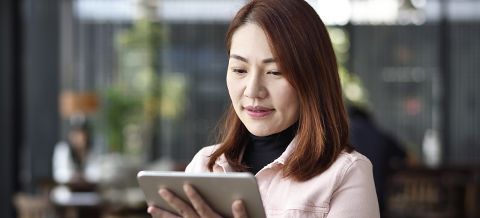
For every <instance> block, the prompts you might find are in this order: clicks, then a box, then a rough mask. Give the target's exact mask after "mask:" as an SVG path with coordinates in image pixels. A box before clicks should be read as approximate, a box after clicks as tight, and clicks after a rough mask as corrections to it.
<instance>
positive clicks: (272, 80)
mask: <svg viewBox="0 0 480 218" xmlns="http://www.w3.org/2000/svg"><path fill="white" fill-rule="evenodd" d="M227 87H228V93H229V95H230V99H231V100H232V104H233V107H234V109H235V112H236V113H237V115H238V117H239V118H240V120H241V121H242V123H243V124H244V125H245V127H246V128H247V129H248V131H249V132H250V133H252V134H253V135H256V136H267V135H272V134H274V133H278V132H281V131H283V130H285V129H286V128H288V127H289V126H291V125H292V124H294V123H295V122H296V121H297V120H298V117H299V103H298V97H297V94H296V91H295V89H294V88H293V87H292V85H291V84H290V83H289V82H288V81H287V79H286V78H285V77H284V75H283V72H280V71H279V68H278V62H276V60H275V59H273V55H272V52H271V51H270V47H269V45H268V41H267V36H266V35H265V33H264V32H263V30H262V29H261V28H260V27H259V26H258V25H256V24H253V23H247V24H244V25H243V26H241V27H239V28H238V29H237V30H236V31H235V33H234V34H233V37H232V40H231V48H230V57H229V62H228V72H227Z"/></svg>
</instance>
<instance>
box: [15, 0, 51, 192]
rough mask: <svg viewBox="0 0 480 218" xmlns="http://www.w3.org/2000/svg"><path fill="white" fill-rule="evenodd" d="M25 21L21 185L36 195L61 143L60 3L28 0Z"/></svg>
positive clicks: (25, 8) (49, 175) (45, 0)
mask: <svg viewBox="0 0 480 218" xmlns="http://www.w3.org/2000/svg"><path fill="white" fill-rule="evenodd" d="M22 17H23V22H22V32H23V35H24V37H23V39H22V51H23V55H22V62H21V65H22V69H23V76H22V81H21V83H22V87H23V90H22V96H21V99H22V102H21V104H22V105H23V111H22V113H21V117H22V129H21V131H22V134H23V138H22V149H21V154H22V156H21V172H22V174H21V184H22V189H24V190H26V191H36V188H37V186H38V185H39V183H41V182H43V181H45V180H49V179H50V178H51V168H52V167H51V157H52V153H53V147H54V145H55V143H56V142H57V141H58V140H59V134H58V132H59V130H58V129H59V115H58V94H59V62H58V61H59V56H58V54H59V22H60V20H59V1H58V0H24V1H23V4H22Z"/></svg>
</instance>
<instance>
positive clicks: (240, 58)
mask: <svg viewBox="0 0 480 218" xmlns="http://www.w3.org/2000/svg"><path fill="white" fill-rule="evenodd" d="M230 58H234V59H237V60H239V61H243V62H245V63H248V60H247V59H246V58H244V57H242V56H240V55H236V54H231V55H230Z"/></svg>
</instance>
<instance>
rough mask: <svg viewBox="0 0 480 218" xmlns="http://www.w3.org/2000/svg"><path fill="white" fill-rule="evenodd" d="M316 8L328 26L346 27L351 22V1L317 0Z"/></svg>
mask: <svg viewBox="0 0 480 218" xmlns="http://www.w3.org/2000/svg"><path fill="white" fill-rule="evenodd" d="M311 4H312V3H311ZM314 8H315V10H316V11H317V13H318V14H319V16H320V17H321V18H322V20H323V22H324V23H325V24H326V25H346V24H347V23H348V22H349V21H350V17H351V11H352V9H351V6H350V0H334V1H332V0H317V4H316V5H314Z"/></svg>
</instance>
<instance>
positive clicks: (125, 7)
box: [74, 0, 246, 21]
mask: <svg viewBox="0 0 480 218" xmlns="http://www.w3.org/2000/svg"><path fill="white" fill-rule="evenodd" d="M154 1H156V3H157V4H154V3H152V4H153V5H157V6H158V7H157V15H158V18H159V19H162V20H166V21H205V20H208V21H230V19H232V18H233V16H234V15H235V13H236V12H237V11H238V10H239V9H240V7H241V6H243V5H244V4H245V3H246V0H229V1H224V0H202V1H199V0H184V1H178V0H154ZM138 3H139V2H138V0H76V1H75V4H74V8H75V12H76V15H77V16H78V18H80V19H82V20H97V21H105V20H109V21H129V20H133V19H134V18H136V17H138V13H139V12H138V5H139V4H138Z"/></svg>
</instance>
